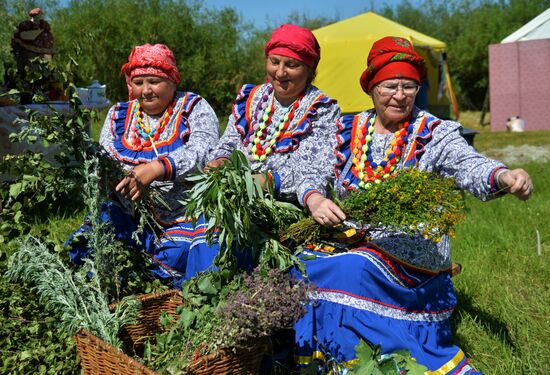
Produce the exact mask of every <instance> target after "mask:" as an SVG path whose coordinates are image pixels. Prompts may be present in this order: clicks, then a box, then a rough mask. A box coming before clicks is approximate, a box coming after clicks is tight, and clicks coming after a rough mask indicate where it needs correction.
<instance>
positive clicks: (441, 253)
mask: <svg viewBox="0 0 550 375" xmlns="http://www.w3.org/2000/svg"><path fill="white" fill-rule="evenodd" d="M370 114H372V110H370V111H364V112H361V113H359V114H358V115H356V116H352V115H349V116H344V117H342V118H341V119H340V120H339V121H338V133H337V138H338V147H337V148H336V154H337V156H338V163H337V164H336V168H335V172H336V178H337V182H336V192H337V194H338V195H339V196H340V197H341V198H342V197H345V196H346V195H347V194H348V193H349V191H350V190H355V189H357V188H358V183H359V179H358V178H357V176H355V175H354V173H353V171H352V170H351V168H350V166H351V163H350V162H349V159H350V154H351V153H350V141H351V134H352V131H353V126H354V123H360V124H362V123H364V122H365V121H366V120H367V117H368V116H369V115H370ZM354 120H355V121H354ZM411 123H413V126H414V130H413V133H412V135H411V137H412V139H413V140H412V141H410V142H409V144H408V145H407V149H406V150H405V151H404V152H403V155H405V157H403V158H402V160H401V163H400V164H399V166H398V168H403V167H414V168H419V169H420V170H425V171H429V172H433V173H437V174H439V175H440V176H442V177H452V178H454V179H455V180H456V183H457V186H458V187H459V188H461V189H464V190H468V191H469V192H470V193H472V194H473V195H474V196H476V197H478V198H480V199H482V200H487V199H490V198H492V197H495V196H497V195H498V193H497V192H498V186H497V183H496V178H495V174H496V173H497V172H498V171H499V170H501V169H503V168H506V167H505V166H504V165H503V164H502V163H500V162H498V161H495V160H492V159H489V158H487V157H485V156H483V155H481V154H479V153H478V152H477V151H476V150H475V149H474V148H473V147H472V146H469V145H468V143H467V142H466V140H465V139H464V138H463V137H462V136H461V134H460V129H461V127H462V126H461V125H460V124H459V123H457V122H454V121H443V120H440V119H438V118H436V117H435V116H433V115H431V114H430V113H428V112H425V111H422V110H420V109H418V108H415V109H414V110H413V113H412V119H411ZM392 137H393V134H377V133H373V140H372V144H371V146H370V148H371V150H372V151H371V152H372V154H371V155H372V157H373V160H374V162H376V163H379V162H380V161H381V160H382V159H383V157H384V155H385V152H386V150H387V148H388V145H389V144H390V141H391V139H392ZM370 242H372V243H373V244H375V245H377V246H379V247H380V248H381V249H383V250H384V251H385V252H387V253H389V254H390V255H392V256H393V257H395V258H397V259H399V260H402V261H404V262H405V263H407V264H411V265H413V266H415V267H418V268H421V269H425V270H427V271H431V272H440V271H444V270H447V269H449V268H450V266H451V258H450V247H449V238H448V236H444V237H443V239H442V240H441V241H440V242H438V243H437V244H436V243H434V242H432V241H430V240H426V239H424V238H423V237H421V236H415V237H411V236H408V235H405V234H403V233H399V232H394V231H391V230H384V231H377V232H374V233H372V235H371V240H370Z"/></svg>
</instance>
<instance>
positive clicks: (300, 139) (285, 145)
mask: <svg viewBox="0 0 550 375" xmlns="http://www.w3.org/2000/svg"><path fill="white" fill-rule="evenodd" d="M271 92H272V88H271V84H269V83H266V84H263V85H258V86H254V85H244V86H243V87H242V88H241V90H240V91H239V94H238V96H237V98H236V100H235V102H234V104H233V107H232V114H231V116H230V118H229V122H228V124H227V128H226V130H225V133H224V134H223V136H222V137H221V139H220V142H219V143H218V146H217V147H216V148H215V150H214V151H213V152H212V154H211V155H210V159H217V158H222V157H227V156H228V155H230V154H231V152H232V151H233V150H240V151H242V152H243V153H244V154H245V155H248V156H249V157H250V159H251V166H252V169H253V170H254V171H256V172H259V173H264V172H270V174H271V176H272V177H273V181H274V186H275V193H276V194H278V196H279V197H280V198H282V199H285V200H290V201H293V200H298V202H299V203H300V204H301V205H304V204H305V203H306V202H307V198H308V197H309V196H310V195H311V194H312V193H313V192H320V193H321V194H323V195H324V194H326V189H327V184H328V182H329V181H330V180H331V179H332V174H333V166H334V163H335V162H336V157H335V155H334V152H333V150H334V147H335V146H336V139H335V136H334V135H335V134H336V121H337V119H338V117H339V116H340V108H339V107H338V105H337V103H336V101H335V100H333V99H331V98H329V97H327V96H326V95H324V94H323V93H322V92H321V91H320V90H319V89H318V88H316V87H315V86H309V87H308V88H307V89H306V91H305V93H304V96H303V98H302V99H301V100H300V101H299V105H298V107H297V108H296V109H295V112H294V114H295V116H294V118H293V119H292V120H291V121H290V125H289V127H288V129H287V130H286V132H284V134H281V136H280V137H279V138H278V139H277V142H276V143H275V145H274V151H273V153H271V154H269V155H268V156H267V157H266V158H265V160H262V161H260V160H254V159H253V158H252V157H251V152H250V149H249V148H250V146H251V145H253V140H254V137H255V134H254V133H255V131H254V125H255V124H257V123H258V121H259V120H258V118H259V117H261V115H262V114H263V109H262V106H261V104H262V101H266V100H268V99H269V97H270V95H272V94H271ZM273 103H274V112H273V114H272V118H271V123H270V124H271V126H274V125H273V124H278V123H279V121H280V120H281V118H282V117H283V116H284V115H285V114H286V113H287V107H284V106H283V105H281V104H280V103H279V102H278V101H277V100H276V99H275V100H274V101H273Z"/></svg>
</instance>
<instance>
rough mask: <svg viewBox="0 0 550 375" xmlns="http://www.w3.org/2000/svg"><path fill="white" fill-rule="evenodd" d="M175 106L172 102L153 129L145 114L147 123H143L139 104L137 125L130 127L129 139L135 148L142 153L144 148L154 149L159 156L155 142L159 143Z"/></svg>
mask: <svg viewBox="0 0 550 375" xmlns="http://www.w3.org/2000/svg"><path fill="white" fill-rule="evenodd" d="M174 104H175V102H172V104H170V105H169V106H168V108H166V111H164V115H163V116H162V119H161V120H160V121H159V123H158V124H157V126H156V127H154V128H153V127H151V124H150V123H149V116H147V114H145V123H144V122H143V118H144V114H143V111H142V110H141V106H140V105H139V103H138V104H137V106H136V123H135V124H132V126H131V127H130V133H129V135H128V136H129V138H130V141H131V142H132V144H133V146H134V148H135V149H136V150H138V151H142V150H143V148H144V147H151V146H152V147H153V150H154V151H155V153H156V154H157V156H158V152H157V148H156V147H155V142H158V140H159V138H160V135H161V134H162V132H163V131H164V129H165V128H166V125H167V124H168V122H170V118H171V117H172V114H173V113H174Z"/></svg>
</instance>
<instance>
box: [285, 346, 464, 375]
mask: <svg viewBox="0 0 550 375" xmlns="http://www.w3.org/2000/svg"><path fill="white" fill-rule="evenodd" d="M465 356H466V355H465V354H464V352H463V351H462V350H461V349H458V353H456V355H455V356H454V357H453V358H452V359H451V360H450V361H449V362H447V363H445V364H444V365H443V366H441V367H440V368H438V369H437V370H435V371H426V372H424V375H445V374H447V373H449V372H450V371H451V370H454V369H455V368H456V367H457V366H458V364H459V363H460V362H461V361H462V360H463V359H464V357H465ZM324 358H325V356H324V355H323V353H321V352H319V351H316V352H313V355H311V356H295V357H294V360H295V361H296V363H297V364H299V365H309V364H310V363H311V362H312V361H313V360H315V359H321V360H323V359H324ZM357 363H358V360H357V359H352V360H350V361H347V362H344V363H342V364H343V365H344V366H345V367H347V368H351V367H352V366H354V365H356V364H357Z"/></svg>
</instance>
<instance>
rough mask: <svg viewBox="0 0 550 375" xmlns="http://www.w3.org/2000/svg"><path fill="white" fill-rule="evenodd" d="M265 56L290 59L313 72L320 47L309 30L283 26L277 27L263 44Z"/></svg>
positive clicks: (294, 26) (319, 55) (318, 57)
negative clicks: (278, 56)
mask: <svg viewBox="0 0 550 375" xmlns="http://www.w3.org/2000/svg"><path fill="white" fill-rule="evenodd" d="M264 51H265V56H266V57H267V56H270V55H281V56H287V57H292V58H293V59H296V60H298V61H301V62H303V63H304V64H306V65H307V66H309V67H310V68H311V69H313V70H315V69H316V68H317V64H318V63H319V59H320V58H321V47H319V43H318V42H317V39H316V38H315V35H313V33H312V32H311V30H309V29H306V28H304V27H300V26H296V25H292V24H285V25H282V26H279V27H278V28H277V29H275V31H273V34H271V39H270V40H269V41H268V42H267V43H266V44H265V48H264Z"/></svg>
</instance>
